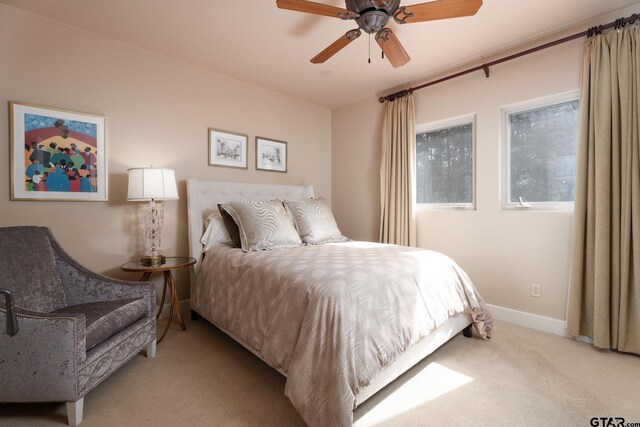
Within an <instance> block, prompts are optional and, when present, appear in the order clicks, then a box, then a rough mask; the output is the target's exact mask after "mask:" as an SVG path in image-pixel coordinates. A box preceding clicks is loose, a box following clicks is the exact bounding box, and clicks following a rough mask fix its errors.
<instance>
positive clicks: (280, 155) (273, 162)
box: [256, 136, 287, 173]
mask: <svg viewBox="0 0 640 427" xmlns="http://www.w3.org/2000/svg"><path fill="white" fill-rule="evenodd" d="M256 170H264V171H270V172H282V173H287V143H286V142H285V141H278V140H277V139H271V138H264V137H261V136H256Z"/></svg>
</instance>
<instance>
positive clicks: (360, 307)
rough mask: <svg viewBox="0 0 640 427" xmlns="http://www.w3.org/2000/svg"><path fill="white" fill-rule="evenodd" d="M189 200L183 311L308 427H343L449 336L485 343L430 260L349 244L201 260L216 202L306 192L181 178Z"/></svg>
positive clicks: (473, 308) (218, 254) (217, 248)
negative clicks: (265, 371)
mask: <svg viewBox="0 0 640 427" xmlns="http://www.w3.org/2000/svg"><path fill="white" fill-rule="evenodd" d="M187 193H188V222H189V248H190V255H191V256H192V257H194V258H196V260H197V263H196V264H195V266H194V270H193V272H192V274H191V309H192V311H193V312H195V313H197V315H199V316H201V317H203V318H205V319H206V320H208V321H209V322H211V323H212V324H214V325H215V326H217V327H218V328H219V329H221V330H222V331H224V332H225V333H226V334H228V335H229V336H231V337H232V338H233V339H235V340H236V341H238V342H239V343H240V344H241V345H243V346H244V347H245V348H247V349H248V350H249V351H251V352H252V353H254V354H255V355H257V356H258V357H260V358H261V359H262V360H264V361H265V362H266V363H267V364H269V365H270V366H271V367H273V368H274V369H276V370H278V371H279V372H280V373H281V374H283V375H284V376H286V377H287V383H286V387H285V394H286V395H287V397H288V398H289V399H290V400H291V401H292V404H293V405H294V407H295V408H296V410H297V411H298V412H299V413H300V415H301V416H302V418H303V419H304V421H305V422H306V423H307V424H308V425H311V426H320V425H333V426H343V425H351V424H352V420H353V409H355V408H356V407H357V406H358V405H360V404H361V403H362V402H364V401H365V400H367V399H368V398H369V397H371V396H372V395H373V394H375V393H376V392H377V391H379V390H380V389H382V388H383V387H384V386H385V385H387V384H389V383H390V382H392V381H393V380H394V379H396V378H397V377H398V376H399V375H401V374H402V373H404V372H405V371H407V370H408V369H409V368H411V367H412V366H414V365H415V364H416V363H418V362H419V361H420V360H422V359H423V358H425V357H426V356H427V355H429V354H430V353H432V352H433V351H435V350H436V349H437V348H438V347H440V346H441V345H442V344H444V343H446V342H447V341H448V340H449V339H451V338H452V337H453V336H455V335H456V334H458V333H460V332H461V331H463V330H464V332H465V335H467V336H470V335H471V327H472V326H473V327H474V329H475V330H476V334H477V335H478V336H479V337H481V338H488V337H489V336H490V333H491V324H492V321H491V315H490V313H489V312H488V311H487V309H486V306H485V304H484V302H483V300H482V298H481V297H480V295H478V294H477V291H476V290H475V288H474V287H473V284H472V283H471V281H470V280H469V279H468V277H467V276H466V274H465V273H464V272H463V271H462V270H461V269H460V267H458V266H457V265H456V264H455V263H454V262H453V261H451V260H450V259H449V258H447V257H446V256H444V255H442V254H439V253H437V252H432V251H427V250H423V249H416V248H406V247H401V246H396V245H382V244H377V243H369V242H354V241H347V242H340V243H327V244H322V245H305V246H300V247H295V248H290V249H276V250H273V251H257V252H247V253H245V252H243V251H242V250H241V249H239V248H231V247H230V245H226V244H216V245H213V246H212V247H211V248H209V249H208V250H207V251H206V253H205V254H203V253H202V250H203V246H202V243H201V237H202V235H203V233H204V232H205V219H206V218H207V217H209V215H210V214H212V213H214V212H217V211H218V204H221V203H227V202H230V201H232V200H265V201H268V200H274V199H279V200H302V199H309V198H312V197H313V196H314V194H313V188H312V187H310V186H305V185H270V184H247V183H235V182H221V181H208V180H199V179H189V180H188V181H187ZM429 283H432V284H434V285H429V286H426V284H429ZM435 283H442V285H438V286H436V285H435ZM445 283H446V285H445ZM440 301H446V304H445V303H443V302H440Z"/></svg>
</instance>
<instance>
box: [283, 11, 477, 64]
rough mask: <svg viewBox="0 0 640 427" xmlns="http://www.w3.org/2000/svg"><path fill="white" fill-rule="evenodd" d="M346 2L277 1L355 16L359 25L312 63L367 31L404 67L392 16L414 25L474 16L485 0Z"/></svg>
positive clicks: (404, 57) (329, 13)
mask: <svg viewBox="0 0 640 427" xmlns="http://www.w3.org/2000/svg"><path fill="white" fill-rule="evenodd" d="M345 2H346V9H342V8H339V7H335V6H329V5H326V4H321V3H315V2H311V1H306V0H276V4H277V6H278V7H279V8H280V9H288V10H295V11H298V12H306V13H313V14H315V15H323V16H330V17H333V18H340V19H343V20H347V19H353V20H355V21H356V23H357V24H358V28H356V29H354V30H350V31H347V32H346V34H345V35H344V36H342V37H340V38H339V39H338V40H336V41H335V42H333V43H332V44H331V45H329V47H327V48H326V49H325V50H323V51H322V52H320V53H319V54H318V55H316V56H315V57H313V58H312V59H311V62H312V63H314V64H321V63H323V62H325V61H326V60H327V59H329V58H331V57H332V56H333V55H335V54H336V53H338V52H339V51H340V50H341V49H343V48H344V47H345V46H347V45H348V44H349V43H351V42H352V41H354V40H355V39H357V38H358V37H360V35H361V34H362V31H363V30H364V31H365V32H366V33H368V34H373V33H375V34H376V36H375V39H376V41H377V42H378V45H380V48H381V49H382V53H383V57H384V56H385V55H386V57H387V59H389V62H390V63H391V65H392V66H393V67H394V68H398V67H402V66H403V65H405V64H406V63H407V62H409V61H410V60H411V58H410V57H409V54H408V53H407V51H406V50H404V47H402V44H401V43H400V40H398V38H397V37H396V35H395V34H394V33H393V31H392V30H391V29H390V28H386V25H387V22H388V21H389V19H390V18H391V17H393V20H394V21H396V22H397V23H398V24H411V23H413V22H424V21H434V20H437V19H448V18H457V17H460V16H471V15H475V14H476V12H477V11H478V9H480V6H482V0H435V1H430V2H427V3H420V4H414V5H409V6H400V2H401V0H345Z"/></svg>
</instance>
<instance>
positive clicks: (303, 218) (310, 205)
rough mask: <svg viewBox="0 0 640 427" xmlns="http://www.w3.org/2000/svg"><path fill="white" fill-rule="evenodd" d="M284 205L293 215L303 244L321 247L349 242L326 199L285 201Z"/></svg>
mask: <svg viewBox="0 0 640 427" xmlns="http://www.w3.org/2000/svg"><path fill="white" fill-rule="evenodd" d="M284 204H285V206H287V208H289V211H290V212H291V214H292V215H293V220H294V221H295V223H296V228H297V229H298V233H299V234H300V237H301V238H302V241H303V242H305V243H308V244H310V245H319V244H321V243H333V242H345V241H347V240H349V239H348V238H346V237H345V236H343V235H342V233H341V232H340V230H339V229H338V224H337V223H336V220H335V218H334V217H333V212H331V207H330V206H329V202H328V201H327V200H326V199H325V198H323V197H319V198H317V199H306V200H298V201H295V202H292V201H285V202H284Z"/></svg>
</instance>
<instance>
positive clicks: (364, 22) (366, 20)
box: [356, 10, 389, 34]
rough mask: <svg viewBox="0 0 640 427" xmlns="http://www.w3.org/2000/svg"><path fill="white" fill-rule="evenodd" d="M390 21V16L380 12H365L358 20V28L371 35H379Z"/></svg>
mask: <svg viewBox="0 0 640 427" xmlns="http://www.w3.org/2000/svg"><path fill="white" fill-rule="evenodd" d="M388 21H389V15H387V14H386V13H385V12H382V11H379V10H372V11H369V12H365V13H363V14H362V15H360V17H359V18H358V19H356V22H357V23H358V26H359V27H360V28H362V29H363V30H364V31H365V32H367V33H369V34H373V33H377V32H378V31H380V30H381V29H383V28H384V27H385V25H387V22H388Z"/></svg>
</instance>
